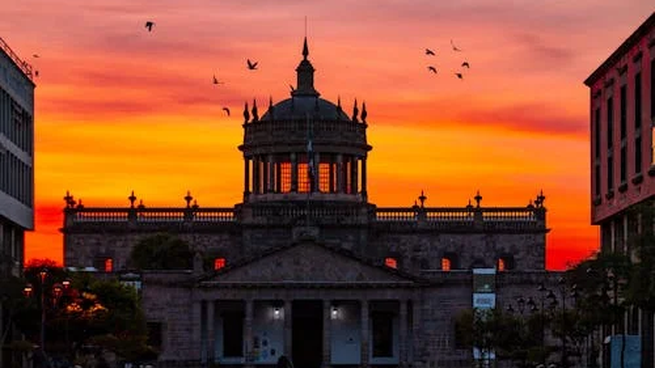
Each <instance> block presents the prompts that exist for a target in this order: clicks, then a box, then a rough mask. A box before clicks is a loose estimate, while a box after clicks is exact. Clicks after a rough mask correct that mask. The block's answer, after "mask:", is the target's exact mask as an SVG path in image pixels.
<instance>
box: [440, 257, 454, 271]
mask: <svg viewBox="0 0 655 368" xmlns="http://www.w3.org/2000/svg"><path fill="white" fill-rule="evenodd" d="M452 266H453V265H452V262H451V260H450V259H448V258H447V257H443V258H441V270H442V271H450V270H451V268H452Z"/></svg>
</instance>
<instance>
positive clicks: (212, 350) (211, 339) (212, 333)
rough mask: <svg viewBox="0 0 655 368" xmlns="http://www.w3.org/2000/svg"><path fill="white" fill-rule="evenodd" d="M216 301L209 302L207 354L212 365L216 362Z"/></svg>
mask: <svg viewBox="0 0 655 368" xmlns="http://www.w3.org/2000/svg"><path fill="white" fill-rule="evenodd" d="M215 303H216V301H215V300H213V299H212V300H208V301H207V347H208V351H209V353H208V354H207V358H208V361H209V362H210V363H212V362H215V361H216V312H215V309H214V305H215Z"/></svg>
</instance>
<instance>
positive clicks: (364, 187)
mask: <svg viewBox="0 0 655 368" xmlns="http://www.w3.org/2000/svg"><path fill="white" fill-rule="evenodd" d="M360 175H361V176H362V190H361V191H362V200H363V201H365V202H366V201H367V200H368V192H367V189H366V156H364V157H362V173H361V174H360Z"/></svg>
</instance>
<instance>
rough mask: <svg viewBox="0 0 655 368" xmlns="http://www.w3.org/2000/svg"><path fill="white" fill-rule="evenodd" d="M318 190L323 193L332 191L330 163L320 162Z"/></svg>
mask: <svg viewBox="0 0 655 368" xmlns="http://www.w3.org/2000/svg"><path fill="white" fill-rule="evenodd" d="M318 190H319V191H321V192H323V193H329V192H330V164H329V163H320V164H318Z"/></svg>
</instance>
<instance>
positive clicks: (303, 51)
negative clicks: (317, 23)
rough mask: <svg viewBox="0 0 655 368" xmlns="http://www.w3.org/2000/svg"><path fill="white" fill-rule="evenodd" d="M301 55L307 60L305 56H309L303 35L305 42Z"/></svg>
mask: <svg viewBox="0 0 655 368" xmlns="http://www.w3.org/2000/svg"><path fill="white" fill-rule="evenodd" d="M302 56H303V60H307V56H309V47H307V36H305V42H304V44H303V46H302Z"/></svg>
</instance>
